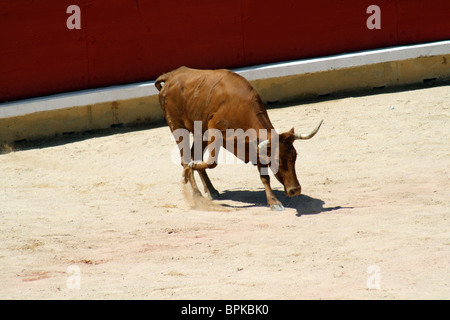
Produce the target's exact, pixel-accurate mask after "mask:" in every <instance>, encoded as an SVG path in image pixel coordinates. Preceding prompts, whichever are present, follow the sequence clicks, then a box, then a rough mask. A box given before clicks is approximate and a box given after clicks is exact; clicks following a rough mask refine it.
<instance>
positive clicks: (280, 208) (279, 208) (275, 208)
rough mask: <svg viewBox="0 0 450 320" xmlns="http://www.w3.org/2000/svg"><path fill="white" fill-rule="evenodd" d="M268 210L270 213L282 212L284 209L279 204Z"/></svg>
mask: <svg viewBox="0 0 450 320" xmlns="http://www.w3.org/2000/svg"><path fill="white" fill-rule="evenodd" d="M270 210H272V211H283V210H284V207H283V205H282V204H281V203H276V204H273V205H271V206H270Z"/></svg>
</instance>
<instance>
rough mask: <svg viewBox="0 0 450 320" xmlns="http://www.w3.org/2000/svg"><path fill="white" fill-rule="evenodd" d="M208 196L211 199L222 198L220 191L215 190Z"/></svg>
mask: <svg viewBox="0 0 450 320" xmlns="http://www.w3.org/2000/svg"><path fill="white" fill-rule="evenodd" d="M206 196H207V197H208V199H209V200H219V199H220V194H219V192H218V191H215V192H214V191H213V192H211V193H207V194H206Z"/></svg>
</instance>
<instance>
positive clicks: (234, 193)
mask: <svg viewBox="0 0 450 320" xmlns="http://www.w3.org/2000/svg"><path fill="white" fill-rule="evenodd" d="M273 192H274V194H275V196H276V197H277V198H278V200H280V201H281V203H282V204H283V206H284V207H285V208H293V209H296V210H297V214H296V215H297V216H298V217H300V216H302V215H308V214H318V213H321V212H327V211H334V210H339V209H345V208H346V209H351V207H342V206H336V207H324V204H325V202H324V201H323V200H320V199H315V198H312V197H309V196H307V195H303V194H301V195H299V196H296V197H292V198H290V197H288V196H286V195H285V194H284V192H283V191H279V190H274V191H273ZM219 200H232V201H237V202H242V203H247V204H248V205H242V206H239V205H237V206H232V205H228V204H221V205H222V206H227V207H233V208H251V207H266V208H268V206H267V199H266V193H265V192H264V190H260V191H249V190H224V191H222V192H221V193H220V199H219Z"/></svg>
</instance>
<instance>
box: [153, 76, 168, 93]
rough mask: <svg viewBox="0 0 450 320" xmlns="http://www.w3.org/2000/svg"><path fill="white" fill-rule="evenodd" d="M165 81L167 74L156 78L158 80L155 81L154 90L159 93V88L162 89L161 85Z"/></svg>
mask: <svg viewBox="0 0 450 320" xmlns="http://www.w3.org/2000/svg"><path fill="white" fill-rule="evenodd" d="M166 80H167V74H163V75H160V76H159V77H158V79H156V80H155V87H156V89H158V91H161V88H162V84H161V83H164V82H166Z"/></svg>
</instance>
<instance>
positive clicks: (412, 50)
mask: <svg viewBox="0 0 450 320" xmlns="http://www.w3.org/2000/svg"><path fill="white" fill-rule="evenodd" d="M444 54H450V40H446V41H439V42H432V43H426V44H418V45H409V46H401V47H392V48H384V49H377V50H368V51H362V52H356V53H348V54H340V55H335V56H329V57H323V58H313V59H305V60H297V61H292V62H283V63H274V64H268V65H260V66H255V67H247V68H240V69H235V70H234V71H235V72H237V73H239V74H240V75H242V76H243V77H245V78H246V79H247V80H249V81H252V80H260V79H270V78H278V77H286V76H291V75H298V74H305V73H312V72H320V71H329V70H336V69H342V68H351V67H359V66H363V65H371V64H377V63H383V62H391V61H399V60H407V59H413V58H418V57H422V56H423V57H429V56H437V55H444ZM157 94H158V90H157V89H156V88H155V86H154V81H151V82H142V83H134V84H129V85H122V86H114V87H107V88H100V89H92V90H83V91H77V92H69V93H63V94H58V95H53V96H47V97H40V98H33V99H27V100H19V101H14V102H9V103H4V104H0V118H10V117H17V116H22V115H26V114H31V113H36V112H43V111H51V110H58V109H65V108H72V107H77V106H86V105H94V104H97V103H104V102H110V101H120V100H127V99H135V98H142V97H146V96H154V95H157Z"/></svg>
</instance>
